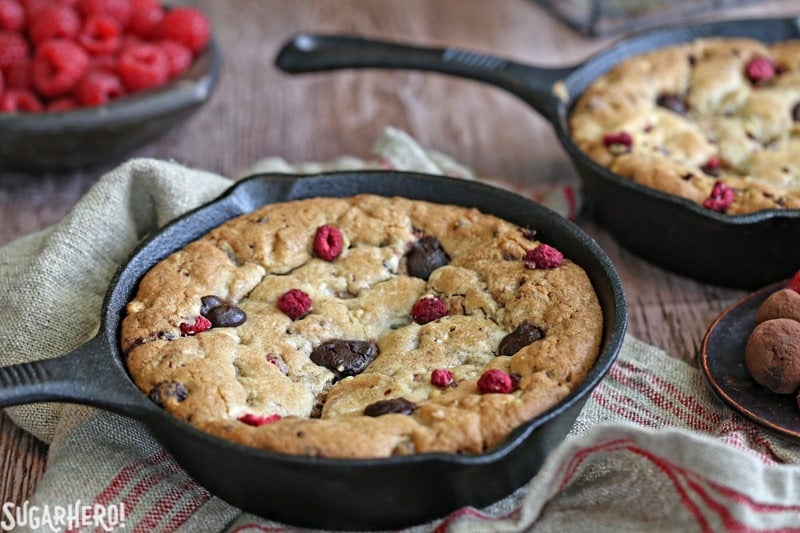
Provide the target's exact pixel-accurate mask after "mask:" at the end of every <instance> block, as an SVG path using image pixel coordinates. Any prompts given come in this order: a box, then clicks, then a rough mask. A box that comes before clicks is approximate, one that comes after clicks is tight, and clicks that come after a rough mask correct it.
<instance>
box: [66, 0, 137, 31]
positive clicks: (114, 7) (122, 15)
mask: <svg viewBox="0 0 800 533" xmlns="http://www.w3.org/2000/svg"><path fill="white" fill-rule="evenodd" d="M78 10H79V11H80V12H81V14H82V15H83V17H84V18H89V17H90V16H92V15H108V16H110V17H111V18H113V19H114V20H116V21H117V22H118V23H119V25H120V26H121V27H123V28H124V27H126V26H127V25H128V22H129V21H130V18H131V4H130V2H129V0H80V1H79V2H78Z"/></svg>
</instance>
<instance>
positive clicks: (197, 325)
mask: <svg viewBox="0 0 800 533" xmlns="http://www.w3.org/2000/svg"><path fill="white" fill-rule="evenodd" d="M180 328H181V335H195V334H197V333H200V332H201V331H205V330H207V329H211V321H210V320H209V319H207V318H206V317H204V316H203V315H197V317H196V318H195V319H194V324H189V323H188V322H183V323H181V326H180Z"/></svg>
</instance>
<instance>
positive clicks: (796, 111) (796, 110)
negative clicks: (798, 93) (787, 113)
mask: <svg viewBox="0 0 800 533" xmlns="http://www.w3.org/2000/svg"><path fill="white" fill-rule="evenodd" d="M792 120H794V121H795V122H800V102H797V103H796V104H794V107H793V108H792Z"/></svg>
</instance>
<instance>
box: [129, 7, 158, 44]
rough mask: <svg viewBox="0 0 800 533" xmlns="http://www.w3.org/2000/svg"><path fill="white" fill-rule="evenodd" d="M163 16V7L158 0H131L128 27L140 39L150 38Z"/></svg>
mask: <svg viewBox="0 0 800 533" xmlns="http://www.w3.org/2000/svg"><path fill="white" fill-rule="evenodd" d="M163 18H164V8H163V7H161V4H159V3H158V0H131V18H130V21H128V29H129V30H130V31H131V33H133V34H135V35H138V36H139V37H141V38H142V39H151V38H152V37H154V36H155V34H156V31H158V25H159V24H160V23H161V19H163Z"/></svg>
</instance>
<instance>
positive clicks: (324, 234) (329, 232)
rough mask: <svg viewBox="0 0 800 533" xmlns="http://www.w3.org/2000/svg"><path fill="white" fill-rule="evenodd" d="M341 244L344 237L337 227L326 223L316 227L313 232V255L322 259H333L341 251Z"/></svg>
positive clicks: (342, 244)
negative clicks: (315, 230)
mask: <svg viewBox="0 0 800 533" xmlns="http://www.w3.org/2000/svg"><path fill="white" fill-rule="evenodd" d="M343 246H344V239H342V232H341V231H339V228H337V227H335V226H330V225H328V224H325V225H323V226H320V227H318V228H317V232H316V234H314V255H316V256H317V257H319V258H320V259H322V260H323V261H333V260H334V259H336V258H337V257H339V254H341V253H342V247H343Z"/></svg>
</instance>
